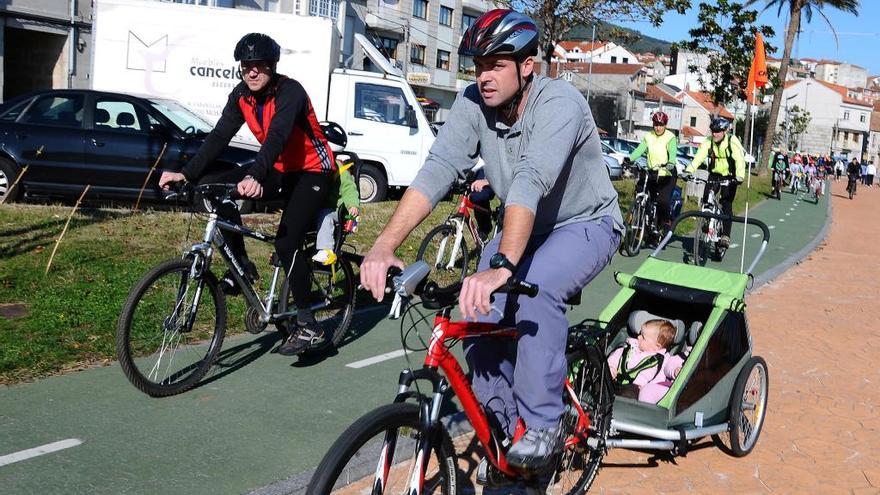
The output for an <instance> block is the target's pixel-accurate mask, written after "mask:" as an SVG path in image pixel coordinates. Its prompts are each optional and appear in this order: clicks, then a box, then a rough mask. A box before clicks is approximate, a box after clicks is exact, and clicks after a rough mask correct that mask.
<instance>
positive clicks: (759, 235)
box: [752, 234, 761, 237]
mask: <svg viewBox="0 0 880 495" xmlns="http://www.w3.org/2000/svg"><path fill="white" fill-rule="evenodd" d="M752 237H761V234H752Z"/></svg>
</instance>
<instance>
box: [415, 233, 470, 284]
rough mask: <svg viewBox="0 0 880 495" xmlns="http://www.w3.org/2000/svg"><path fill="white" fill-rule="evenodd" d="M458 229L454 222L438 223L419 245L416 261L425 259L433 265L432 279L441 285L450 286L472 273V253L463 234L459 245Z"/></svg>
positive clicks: (429, 264)
mask: <svg viewBox="0 0 880 495" xmlns="http://www.w3.org/2000/svg"><path fill="white" fill-rule="evenodd" d="M457 232H458V229H457V227H456V225H455V224H453V223H444V224H443V225H438V226H436V227H434V228H433V229H431V231H430V232H428V235H426V236H425V238H424V239H423V240H422V243H421V244H420V245H419V251H418V253H417V254H416V261H423V260H424V261H425V262H426V263H427V264H428V266H430V267H431V272H432V273H431V280H433V281H435V282H437V284H438V285H439V286H440V287H449V286H451V285H453V284H455V283H457V282H461V281H463V280H464V278H465V277H466V276H468V275H470V274H471V272H472V271H473V270H471V267H470V253H469V252H468V247H467V242H466V241H465V239H464V235H462V237H461V239H460V241H459V243H458V246H456V242H455V237H456V235H457Z"/></svg>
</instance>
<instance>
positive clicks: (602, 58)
mask: <svg viewBox="0 0 880 495" xmlns="http://www.w3.org/2000/svg"><path fill="white" fill-rule="evenodd" d="M591 59H592V61H593V63H599V64H637V63H639V62H638V58H637V57H636V54H635V53H633V52H631V51H629V50H627V49H626V48H624V47H622V46H620V45H618V44H616V43H612V42H610V41H594V42H590V41H560V42H559V43H558V44H557V45H556V49H555V51H554V52H553V61H554V62H589V61H590V60H591Z"/></svg>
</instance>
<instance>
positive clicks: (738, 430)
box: [715, 356, 770, 457]
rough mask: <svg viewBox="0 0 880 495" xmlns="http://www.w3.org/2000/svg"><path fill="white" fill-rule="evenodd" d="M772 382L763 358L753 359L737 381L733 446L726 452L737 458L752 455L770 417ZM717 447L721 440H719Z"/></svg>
mask: <svg viewBox="0 0 880 495" xmlns="http://www.w3.org/2000/svg"><path fill="white" fill-rule="evenodd" d="M769 388H770V381H769V378H768V376H767V363H766V362H765V361H764V360H763V359H762V358H760V357H757V356H756V357H753V358H752V359H750V360H749V361H748V362H747V363H746V365H745V366H743V369H742V370H740V372H739V375H737V377H736V384H735V385H734V386H733V393H732V394H731V397H730V414H729V418H730V419H729V421H730V431H729V433H728V434H727V435H725V436H729V445H723V444H722V448H723V447H727V448H723V450H725V451H726V452H727V453H729V454H730V455H732V456H734V457H743V456H746V455H748V454H749V453H750V452H751V451H752V449H754V448H755V444H757V443H758V437H759V436H760V435H761V427H763V426H764V417H765V416H766V415H767V394H768V391H769ZM715 440H716V443H718V442H719V441H720V440H721V439H720V438H718V437H716V438H715Z"/></svg>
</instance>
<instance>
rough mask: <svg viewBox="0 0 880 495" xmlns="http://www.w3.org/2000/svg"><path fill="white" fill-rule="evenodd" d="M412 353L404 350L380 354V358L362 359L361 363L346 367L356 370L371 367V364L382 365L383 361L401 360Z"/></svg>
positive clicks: (350, 364)
mask: <svg viewBox="0 0 880 495" xmlns="http://www.w3.org/2000/svg"><path fill="white" fill-rule="evenodd" d="M410 352H411V351H407V350H404V349H401V350H399V351H392V352H386V353H385V354H379V355H378V356H373V357H371V358H367V359H361V360H360V361H355V362H353V363H348V364H346V365H345V366H346V367H347V368H354V369H358V368H366V367H367V366H370V365H371V364H376V363H381V362H382V361H388V360H389V359H395V358H399V357H401V356H403V355H406V354H409V353H410Z"/></svg>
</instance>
